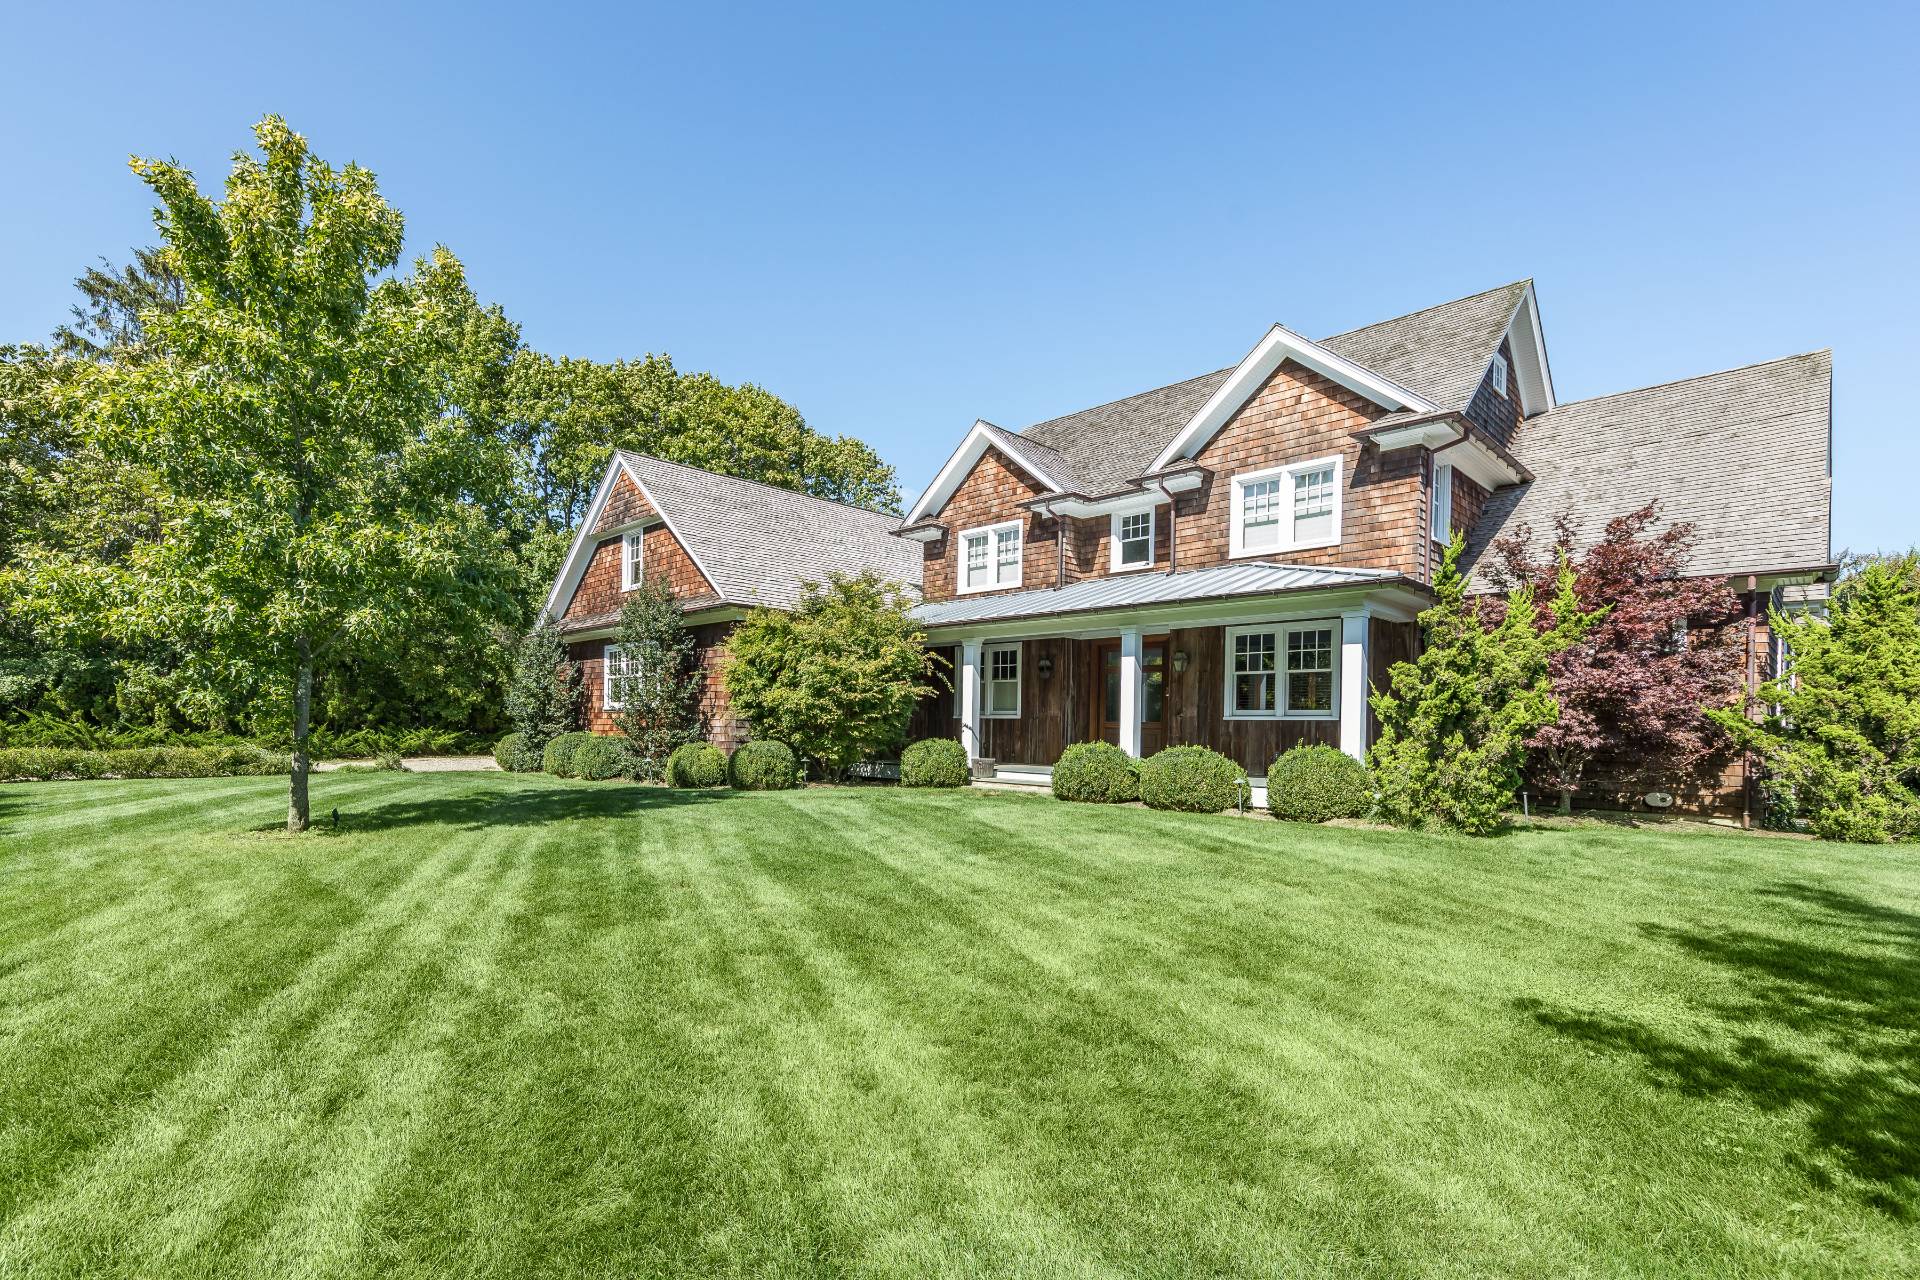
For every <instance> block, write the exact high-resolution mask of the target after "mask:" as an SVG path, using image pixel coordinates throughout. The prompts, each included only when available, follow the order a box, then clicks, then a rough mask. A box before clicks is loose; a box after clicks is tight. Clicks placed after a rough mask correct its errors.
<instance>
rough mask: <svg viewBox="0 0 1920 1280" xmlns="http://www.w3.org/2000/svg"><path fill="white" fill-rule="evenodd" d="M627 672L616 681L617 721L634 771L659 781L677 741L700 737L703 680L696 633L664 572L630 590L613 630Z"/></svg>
mask: <svg viewBox="0 0 1920 1280" xmlns="http://www.w3.org/2000/svg"><path fill="white" fill-rule="evenodd" d="M614 644H615V645H617V646H618V647H619V649H620V654H621V660H622V663H623V665H624V667H625V669H626V672H627V674H625V675H623V676H619V677H617V678H616V679H615V680H613V681H612V682H611V685H612V688H613V692H614V697H615V699H616V701H617V703H618V709H617V710H616V711H615V712H614V716H613V723H614V726H615V727H616V728H618V729H619V730H620V732H621V734H622V735H624V736H625V738H626V740H627V755H628V756H629V757H630V758H631V760H632V762H633V764H632V767H633V773H634V776H636V777H640V778H645V779H647V780H649V781H658V780H659V779H660V778H661V777H662V776H664V774H665V772H666V767H667V757H668V756H670V755H672V754H673V750H674V748H675V747H680V746H684V745H686V744H687V743H689V742H697V741H699V739H700V736H701V732H700V728H701V726H700V680H699V678H698V676H699V673H698V672H697V671H696V669H695V667H694V645H693V636H692V635H691V634H690V633H689V632H688V631H687V625H686V621H685V619H684V618H683V617H682V615H681V612H680V606H679V604H677V603H676V602H675V601H674V598H673V588H672V587H670V586H668V585H667V580H666V578H665V577H662V576H656V577H652V578H649V579H647V581H646V582H644V583H643V584H641V586H640V587H639V589H638V590H636V591H634V592H632V593H631V594H630V595H628V597H627V600H626V603H625V604H624V605H622V606H621V609H620V622H619V624H618V627H617V628H616V630H615V632H614Z"/></svg>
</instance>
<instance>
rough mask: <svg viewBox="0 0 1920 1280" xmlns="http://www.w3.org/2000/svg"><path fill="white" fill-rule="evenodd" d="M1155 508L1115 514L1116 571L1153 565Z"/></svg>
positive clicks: (1113, 541) (1112, 562)
mask: <svg viewBox="0 0 1920 1280" xmlns="http://www.w3.org/2000/svg"><path fill="white" fill-rule="evenodd" d="M1153 519H1154V517H1153V509H1152V508H1151V507H1149V508H1148V509H1147V510H1145V511H1116V512H1114V514H1113V527H1112V537H1111V538H1110V539H1109V541H1110V542H1111V543H1112V544H1113V555H1112V559H1111V567H1112V569H1113V571H1114V572H1115V573H1120V572H1123V571H1125V570H1127V569H1146V568H1150V567H1152V565H1153Z"/></svg>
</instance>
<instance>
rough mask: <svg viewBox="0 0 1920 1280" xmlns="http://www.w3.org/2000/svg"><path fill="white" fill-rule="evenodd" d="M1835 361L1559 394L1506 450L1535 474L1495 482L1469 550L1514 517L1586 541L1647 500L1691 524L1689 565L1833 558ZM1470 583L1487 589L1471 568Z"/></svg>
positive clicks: (1774, 564) (1801, 360)
mask: <svg viewBox="0 0 1920 1280" xmlns="http://www.w3.org/2000/svg"><path fill="white" fill-rule="evenodd" d="M1832 383H1833V358H1832V353H1831V352H1828V351H1816V352H1813V353H1811V354H1809V355H1800V356H1788V357H1787V358H1785V359H1783V360H1772V361H1768V362H1767V363H1765V364H1756V365H1749V366H1747V367H1745V368H1742V369H1729V370H1727V371H1726V372H1724V373H1710V374H1707V375H1705V376H1704V377H1698V378H1688V379H1685V380H1684V381H1680V382H1669V383H1665V384H1663V385H1661V386H1657V387H1643V388H1641V389H1640V390H1638V391H1623V392H1621V393H1619V394H1618V395H1611V396H1601V397H1599V398H1597V399H1593V400H1580V401H1576V402H1574V403H1573V404H1563V405H1560V406H1558V407H1557V408H1554V409H1550V410H1548V411H1547V412H1545V413H1542V414H1538V415H1536V416H1535V417H1532V418H1529V419H1527V421H1526V422H1525V423H1523V424H1522V425H1521V427H1520V430H1519V432H1518V434H1517V435H1515V437H1514V453H1515V454H1516V455H1517V456H1518V457H1519V459H1520V461H1521V462H1523V463H1525V464H1526V466H1527V467H1528V469H1529V470H1531V471H1532V472H1533V474H1534V479H1533V481H1532V482H1531V483H1529V484H1524V485H1518V486H1515V487H1513V488H1510V489H1501V490H1498V491H1496V492H1495V493H1494V494H1493V495H1492V496H1491V497H1490V498H1489V499H1488V500H1487V505H1486V508H1485V509H1484V510H1483V511H1482V512H1481V515H1480V520H1479V523H1478V524H1477V525H1476V526H1475V528H1474V530H1473V535H1472V537H1471V540H1470V541H1469V544H1468V549H1467V555H1468V561H1469V563H1470V564H1473V565H1474V566H1475V568H1476V570H1477V568H1478V566H1479V563H1480V560H1481V557H1482V553H1483V552H1485V550H1486V548H1487V546H1488V545H1489V544H1490V543H1492V542H1493V540H1494V539H1496V538H1498V537H1500V536H1502V535H1503V534H1506V533H1509V532H1517V531H1518V530H1520V529H1521V528H1522V527H1523V526H1526V527H1528V528H1529V530H1530V535H1531V538H1532V540H1533V541H1534V543H1535V545H1536V546H1545V545H1547V544H1549V543H1550V542H1551V540H1552V537H1553V521H1554V517H1555V516H1557V515H1559V514H1560V513H1561V512H1562V511H1572V512H1574V513H1575V514H1576V515H1577V516H1579V517H1580V518H1581V529H1580V532H1581V541H1580V543H1579V544H1578V547H1577V549H1584V548H1585V547H1586V546H1589V545H1591V543H1592V541H1593V540H1594V539H1596V538H1598V537H1599V536H1600V534H1601V532H1602V530H1603V528H1604V526H1605V524H1606V522H1607V521H1608V520H1610V519H1612V518H1613V517H1614V516H1619V515H1625V514H1627V513H1628V512H1629V511H1632V510H1634V509H1636V508H1638V507H1639V506H1640V505H1641V504H1642V503H1644V502H1645V501H1646V500H1647V499H1649V498H1658V499H1659V500H1660V514H1661V517H1662V519H1663V520H1664V521H1667V522H1678V521H1690V522H1692V524H1693V526H1694V530H1695V534H1696V536H1697V538H1698V542H1697V544H1696V546H1695V548H1694V553H1693V560H1692V569H1693V570H1694V571H1695V572H1698V573H1702V574H1709V573H1712V574H1719V573H1729V574H1731V573H1753V572H1760V571H1766V570H1772V569H1795V568H1803V567H1810V566H1813V565H1823V564H1826V563H1828V561H1829V558H1830V548H1829V546H1828V517H1829V513H1830V502H1831V490H1832V485H1831V481H1830V479H1829V476H1828V461H1829V460H1828V446H1829V439H1830V434H1829V433H1830V417H1831V414H1830V408H1831V404H1832ZM1475 585H1476V586H1485V585H1486V582H1485V579H1484V577H1482V576H1481V575H1479V574H1478V573H1477V572H1476V575H1475Z"/></svg>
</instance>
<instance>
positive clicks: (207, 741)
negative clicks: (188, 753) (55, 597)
mask: <svg viewBox="0 0 1920 1280" xmlns="http://www.w3.org/2000/svg"><path fill="white" fill-rule="evenodd" d="M12 747H22V748H25V747H50V748H59V749H64V750H78V751H127V750H135V749H153V748H163V747H164V748H171V749H175V750H177V749H180V748H185V747H192V748H201V749H216V748H252V749H255V750H265V751H272V752H278V753H290V752H291V751H292V750H293V740H292V738H290V737H289V736H287V735H286V734H277V735H276V734H269V735H266V736H262V737H257V738H254V737H242V736H240V735H238V734H231V733H215V732H212V731H211V730H209V731H205V732H197V733H174V732H172V731H171V730H167V729H154V728H138V729H102V728H100V727H99V726H98V725H91V724H87V723H86V722H85V721H81V720H62V719H60V718H58V717H56V716H50V715H47V714H46V713H44V712H30V713H28V715H27V716H26V718H25V719H22V720H14V721H5V722H0V748H12ZM486 750H487V738H486V737H485V736H483V735H480V734H474V733H468V732H466V731H464V730H460V729H364V728H363V729H330V728H328V727H327V726H325V725H320V726H317V727H315V729H314V730H313V732H312V733H311V734H310V735H308V739H307V754H308V755H310V756H312V757H313V758H314V759H316V760H331V759H340V758H346V757H366V756H381V755H386V754H389V753H394V754H398V755H403V756H455V755H477V754H480V753H483V752H485V751H486Z"/></svg>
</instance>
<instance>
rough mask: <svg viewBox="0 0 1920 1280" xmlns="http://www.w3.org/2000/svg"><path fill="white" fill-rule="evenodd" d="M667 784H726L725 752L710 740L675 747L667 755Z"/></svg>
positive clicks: (699, 785) (702, 785)
mask: <svg viewBox="0 0 1920 1280" xmlns="http://www.w3.org/2000/svg"><path fill="white" fill-rule="evenodd" d="M667 785H668V786H670V787H724V786H726V785H727V753H726V752H724V751H722V750H721V749H720V748H718V747H716V746H714V745H713V744H712V743H710V742H689V743H687V744H685V745H684V746H679V747H675V748H674V749H673V754H672V755H670V756H668V757H667Z"/></svg>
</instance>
